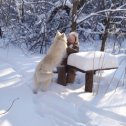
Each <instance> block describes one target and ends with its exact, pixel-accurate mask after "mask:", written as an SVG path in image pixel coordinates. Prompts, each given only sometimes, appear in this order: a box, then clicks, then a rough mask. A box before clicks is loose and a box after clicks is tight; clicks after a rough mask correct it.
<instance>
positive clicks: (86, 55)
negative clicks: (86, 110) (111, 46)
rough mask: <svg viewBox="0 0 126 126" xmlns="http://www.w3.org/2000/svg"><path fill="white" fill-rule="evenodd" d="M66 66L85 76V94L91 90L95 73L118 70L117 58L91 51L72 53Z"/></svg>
mask: <svg viewBox="0 0 126 126" xmlns="http://www.w3.org/2000/svg"><path fill="white" fill-rule="evenodd" d="M67 64H68V65H69V66H71V67H73V68H75V69H76V70H77V71H80V72H82V73H86V74H85V92H92V90H93V76H94V73H95V72H96V71H99V70H110V69H117V68H118V61H117V58H116V57H115V56H114V55H112V54H109V53H105V52H100V51H95V52H94V51H92V52H79V53H73V54H71V55H70V56H69V57H68V61H67Z"/></svg>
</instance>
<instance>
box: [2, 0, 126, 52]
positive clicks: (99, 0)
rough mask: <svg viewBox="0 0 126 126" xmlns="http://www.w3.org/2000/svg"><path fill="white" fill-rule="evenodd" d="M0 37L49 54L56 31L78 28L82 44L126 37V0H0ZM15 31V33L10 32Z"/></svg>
mask: <svg viewBox="0 0 126 126" xmlns="http://www.w3.org/2000/svg"><path fill="white" fill-rule="evenodd" d="M0 19H1V20H0V29H1V30H0V36H1V37H3V38H8V39H9V40H5V42H4V45H5V46H7V45H9V44H13V45H15V46H18V47H20V48H23V49H24V48H25V49H27V50H29V51H32V52H40V53H46V51H47V49H48V47H49V46H50V45H51V42H52V38H53V37H54V35H55V33H56V31H57V30H59V31H60V32H65V33H66V34H67V33H69V32H70V31H77V32H78V33H79V39H80V41H81V43H85V42H93V41H96V40H100V41H101V43H100V44H101V45H99V46H100V48H99V50H102V51H104V48H105V43H106V41H107V39H108V38H113V39H114V41H115V42H114V43H113V47H111V48H114V46H115V45H117V46H119V48H120V46H121V44H122V42H123V41H124V38H125V37H126V0H0ZM11 31H13V32H11Z"/></svg>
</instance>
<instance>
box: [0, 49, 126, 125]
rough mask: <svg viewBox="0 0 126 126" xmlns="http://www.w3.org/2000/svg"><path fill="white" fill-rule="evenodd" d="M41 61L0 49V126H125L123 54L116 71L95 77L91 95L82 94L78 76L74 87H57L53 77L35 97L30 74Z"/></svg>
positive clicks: (38, 57)
mask: <svg viewBox="0 0 126 126" xmlns="http://www.w3.org/2000/svg"><path fill="white" fill-rule="evenodd" d="M41 58H42V56H41V55H30V54H27V55H26V54H25V53H23V52H21V51H20V50H19V49H16V48H14V47H8V48H6V49H0V113H1V114H0V126H42V125H44V126H106V125H108V126H109V125H114V126H126V55H125V54H119V55H117V58H118V60H119V68H118V70H108V71H101V72H97V73H96V75H95V77H94V92H93V93H85V92H84V79H85V78H84V74H83V73H79V72H78V73H77V79H76V81H75V83H74V84H69V85H68V86H66V87H64V86H61V85H58V84H57V83H56V78H57V75H55V76H54V78H53V82H52V85H51V86H50V88H49V90H48V91H47V92H39V93H38V94H37V95H34V94H33V93H32V85H33V73H34V69H35V67H36V65H37V63H38V62H39V61H40V60H41ZM16 98H19V99H17V100H16V101H15V102H14V104H13V106H12V107H11V109H10V110H9V111H8V112H7V113H6V114H2V113H3V112H4V111H6V110H7V108H9V106H10V105H11V104H12V102H13V100H14V99H16Z"/></svg>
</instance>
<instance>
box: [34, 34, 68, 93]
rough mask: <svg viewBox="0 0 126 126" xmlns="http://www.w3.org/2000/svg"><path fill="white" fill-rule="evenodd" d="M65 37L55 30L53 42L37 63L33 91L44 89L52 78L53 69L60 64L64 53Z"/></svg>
mask: <svg viewBox="0 0 126 126" xmlns="http://www.w3.org/2000/svg"><path fill="white" fill-rule="evenodd" d="M66 48H67V37H66V35H65V34H64V33H62V34H61V33H60V32H57V34H56V36H55V38H54V41H53V44H52V45H51V47H50V49H49V50H48V52H47V55H46V56H45V57H44V58H43V59H42V60H41V61H40V63H39V64H38V65H37V67H36V70H35V74H34V81H35V89H34V93H37V91H38V90H42V91H46V90H47V89H48V87H49V84H50V83H51V80H52V75H53V69H54V68H55V67H56V66H57V65H59V64H60V62H61V61H62V58H63V57H64V56H65V54H66Z"/></svg>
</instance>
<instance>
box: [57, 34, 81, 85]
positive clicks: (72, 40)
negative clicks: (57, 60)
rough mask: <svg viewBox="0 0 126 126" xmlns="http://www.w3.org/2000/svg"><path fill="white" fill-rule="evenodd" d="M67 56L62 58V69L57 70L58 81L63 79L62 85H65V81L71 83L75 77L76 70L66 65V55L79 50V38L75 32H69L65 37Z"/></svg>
mask: <svg viewBox="0 0 126 126" xmlns="http://www.w3.org/2000/svg"><path fill="white" fill-rule="evenodd" d="M67 45H68V47H67V49H66V51H67V56H66V57H65V58H64V59H63V61H62V63H61V66H63V67H62V68H64V70H63V69H62V70H63V71H62V70H61V71H60V72H59V79H61V80H59V83H60V81H61V83H62V81H63V83H64V84H63V85H66V84H67V83H73V82H74V80H75V77H76V70H75V69H74V68H72V67H70V66H68V65H67V59H68V56H69V55H70V54H72V53H77V52H79V39H78V34H77V33H76V32H71V33H69V35H68V37H67Z"/></svg>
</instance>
